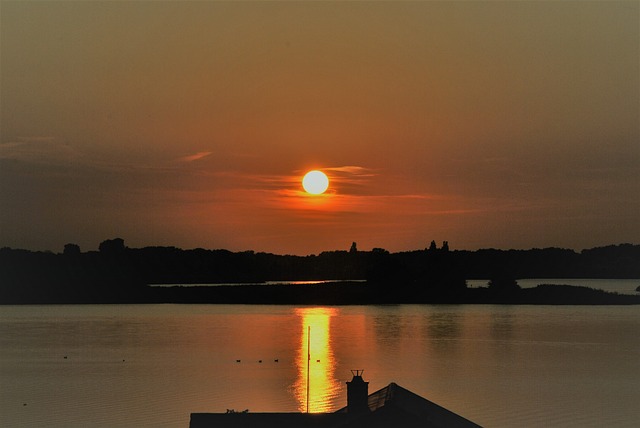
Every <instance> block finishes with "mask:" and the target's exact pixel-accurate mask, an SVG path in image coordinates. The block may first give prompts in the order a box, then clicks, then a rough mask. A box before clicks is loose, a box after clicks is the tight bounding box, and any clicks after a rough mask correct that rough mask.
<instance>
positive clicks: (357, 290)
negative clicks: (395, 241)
mask: <svg viewBox="0 0 640 428" xmlns="http://www.w3.org/2000/svg"><path fill="white" fill-rule="evenodd" d="M518 278H640V245H632V244H621V245H610V246H606V247H598V248H593V249H589V250H583V251H581V252H576V251H573V250H569V249H561V248H545V249H530V250H497V249H482V250H477V251H465V250H455V251H452V250H450V249H449V245H448V242H446V241H445V242H444V243H443V244H442V245H441V246H440V247H438V246H437V245H436V243H435V242H433V241H432V242H431V243H430V245H429V246H427V247H426V248H424V249H422V250H416V251H408V252H399V253H390V252H389V251H386V250H384V249H382V248H374V249H372V250H371V251H360V250H358V249H357V246H356V243H355V242H354V243H353V244H352V245H351V247H350V249H349V250H348V251H347V250H340V251H326V252H322V253H320V254H318V255H309V256H294V255H276V254H271V253H261V252H254V251H243V252H231V251H227V250H220V249H218V250H206V249H202V248H197V249H190V250H183V249H180V248H176V247H145V248H129V247H127V246H126V245H125V242H124V240H123V239H121V238H115V239H110V240H106V241H103V242H102V243H101V244H100V246H99V249H98V251H88V252H82V251H81V249H80V247H79V246H78V245H76V244H67V245H65V246H64V249H63V251H62V253H59V254H54V253H52V252H33V251H28V250H19V249H11V248H2V249H0V281H1V283H0V304H20V303H125V302H126V303H154V302H184V303H207V302H210V303H309V304H352V303H361V304H366V303H640V300H639V299H640V296H621V295H616V294H612V293H604V292H601V291H598V290H590V289H586V288H581V287H569V288H567V287H559V286H553V287H551V286H549V285H546V286H539V287H536V288H534V289H526V290H525V289H521V288H520V287H519V285H518V284H517V279H518ZM468 279H486V280H487V284H488V285H487V287H476V288H470V287H468V286H467V280H468ZM298 280H333V281H335V282H333V283H331V284H318V285H304V286H289V285H287V286H282V285H265V284H263V283H264V282H266V281H298ZM349 280H366V281H365V282H349ZM224 283H247V284H257V285H244V286H216V287H195V286H193V285H195V284H224ZM154 284H165V285H166V284H174V285H175V286H170V287H157V286H151V285H154Z"/></svg>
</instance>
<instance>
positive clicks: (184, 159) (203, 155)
mask: <svg viewBox="0 0 640 428" xmlns="http://www.w3.org/2000/svg"><path fill="white" fill-rule="evenodd" d="M212 153H213V152H198V153H195V154H192V155H188V156H183V157H181V158H179V159H178V161H180V162H193V161H197V160H200V159H204V158H206V157H207V156H209V155H211V154H212Z"/></svg>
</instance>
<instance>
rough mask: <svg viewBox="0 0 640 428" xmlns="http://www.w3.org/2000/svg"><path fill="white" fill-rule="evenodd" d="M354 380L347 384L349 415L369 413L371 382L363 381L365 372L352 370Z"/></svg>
mask: <svg viewBox="0 0 640 428" xmlns="http://www.w3.org/2000/svg"><path fill="white" fill-rule="evenodd" d="M351 373H352V374H353V378H352V379H351V382H347V413H365V412H368V411H369V404H368V401H369V382H365V381H364V379H362V373H364V370H351Z"/></svg>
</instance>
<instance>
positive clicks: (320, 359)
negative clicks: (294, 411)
mask: <svg viewBox="0 0 640 428" xmlns="http://www.w3.org/2000/svg"><path fill="white" fill-rule="evenodd" d="M296 315H298V316H299V317H300V319H301V323H300V329H301V332H300V333H301V334H300V344H299V345H300V346H299V348H298V356H297V359H296V361H297V367H298V376H297V378H296V382H295V384H294V394H295V396H296V400H297V401H298V409H299V410H300V411H301V412H306V411H307V367H308V370H309V409H308V411H309V413H319V412H327V411H330V410H331V401H332V399H333V398H335V397H336V396H337V395H338V394H339V392H340V386H341V384H340V382H338V380H337V379H336V378H335V369H336V362H335V357H334V355H333V349H332V347H331V345H332V342H331V329H330V327H331V317H332V316H334V315H337V311H336V309H333V308H298V309H296ZM309 331H310V332H311V336H310V338H311V340H309V335H308V333H309ZM307 345H309V347H308V349H307ZM307 352H308V353H307ZM307 363H308V366H307Z"/></svg>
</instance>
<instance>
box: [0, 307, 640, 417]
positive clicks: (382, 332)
mask: <svg viewBox="0 0 640 428" xmlns="http://www.w3.org/2000/svg"><path fill="white" fill-rule="evenodd" d="M309 326H310V327H311V340H310V342H311V350H310V351H311V364H310V379H311V382H310V390H311V396H310V410H311V411H314V412H316V411H332V410H336V409H338V408H340V407H342V406H344V405H345V402H346V387H345V382H346V381H347V380H350V378H351V373H350V369H364V370H365V372H364V377H365V380H367V381H369V382H370V384H369V391H370V392H373V391H376V390H377V389H379V388H382V387H384V386H386V385H387V384H388V383H390V382H396V383H398V384H399V385H401V386H403V387H405V388H407V389H409V390H411V391H414V392H416V393H418V394H420V395H422V396H424V397H425V398H428V399H430V400H432V401H434V402H436V403H438V404H440V405H442V406H444V407H446V408H448V409H450V410H452V411H454V412H456V413H459V414H461V415H462V416H464V417H466V418H468V419H471V420H472V421H474V422H476V423H479V424H481V425H483V426H487V427H516V426H517V427H539V426H556V427H585V426H588V427H601V426H615V427H636V426H639V425H640V410H639V409H640V406H639V405H638V403H640V382H639V379H640V307H638V306H601V307H591V306H492V305H468V306H430V305H398V306H347V307H295V306H242V305H238V306H232V305H104V306H95V305H87V306H0V426H6V427H140V426H153V427H172V428H173V427H176V428H177V427H182V428H186V427H187V426H188V423H189V414H190V413H191V412H207V411H210V412H225V411H226V409H235V410H244V409H249V410H250V411H252V412H264V411H280V412H294V411H304V410H305V404H306V364H307V357H306V355H307V331H308V330H307V329H308V327H309ZM236 360H240V362H237V361H236ZM260 360H261V361H262V362H259V361H260ZM276 360H277V361H276Z"/></svg>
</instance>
